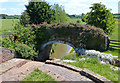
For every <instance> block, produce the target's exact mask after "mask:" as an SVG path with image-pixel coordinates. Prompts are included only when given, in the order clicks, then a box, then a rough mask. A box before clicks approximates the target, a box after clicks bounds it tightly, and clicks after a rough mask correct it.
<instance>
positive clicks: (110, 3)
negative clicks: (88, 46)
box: [0, 0, 120, 15]
mask: <svg viewBox="0 0 120 83" xmlns="http://www.w3.org/2000/svg"><path fill="white" fill-rule="evenodd" d="M28 1H29V0H0V14H8V15H21V13H22V12H23V11H24V10H25V9H26V8H25V6H24V5H27V4H28ZM45 1H46V2H47V3H49V4H50V5H53V4H55V3H57V4H59V5H62V6H64V9H65V11H66V13H68V14H70V15H72V14H76V15H79V14H81V13H87V12H89V11H90V9H89V7H91V6H92V4H93V3H100V2H102V4H104V5H106V7H107V9H112V10H111V12H112V13H118V2H119V1H120V0H45Z"/></svg>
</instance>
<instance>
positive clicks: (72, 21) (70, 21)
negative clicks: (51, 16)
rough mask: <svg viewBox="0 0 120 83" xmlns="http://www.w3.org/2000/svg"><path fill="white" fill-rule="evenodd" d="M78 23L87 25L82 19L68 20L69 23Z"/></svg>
mask: <svg viewBox="0 0 120 83" xmlns="http://www.w3.org/2000/svg"><path fill="white" fill-rule="evenodd" d="M77 21H79V22H80V24H86V23H85V22H82V20H81V19H80V18H69V19H68V21H67V22H68V23H77Z"/></svg>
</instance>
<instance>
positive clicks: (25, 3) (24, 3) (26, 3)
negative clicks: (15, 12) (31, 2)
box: [18, 2, 28, 6]
mask: <svg viewBox="0 0 120 83" xmlns="http://www.w3.org/2000/svg"><path fill="white" fill-rule="evenodd" d="M18 5H20V6H24V5H28V2H23V3H20V4H18Z"/></svg>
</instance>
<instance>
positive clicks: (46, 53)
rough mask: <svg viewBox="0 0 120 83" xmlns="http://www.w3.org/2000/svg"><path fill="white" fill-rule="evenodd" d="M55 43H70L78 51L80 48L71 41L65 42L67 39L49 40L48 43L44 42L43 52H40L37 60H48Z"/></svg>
mask: <svg viewBox="0 0 120 83" xmlns="http://www.w3.org/2000/svg"><path fill="white" fill-rule="evenodd" d="M53 43H62V44H66V45H69V46H71V47H72V48H73V49H74V50H75V52H76V53H77V52H78V49H76V47H75V46H74V45H73V44H71V43H69V42H65V41H49V42H47V43H44V44H43V45H42V46H41V48H40V49H41V52H39V53H38V58H37V61H42V62H44V61H46V60H48V59H49V55H50V51H51V49H52V44H53Z"/></svg>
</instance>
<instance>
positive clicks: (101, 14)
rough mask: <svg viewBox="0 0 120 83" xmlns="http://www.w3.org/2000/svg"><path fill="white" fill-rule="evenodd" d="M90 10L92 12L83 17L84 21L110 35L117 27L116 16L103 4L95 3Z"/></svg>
mask: <svg viewBox="0 0 120 83" xmlns="http://www.w3.org/2000/svg"><path fill="white" fill-rule="evenodd" d="M90 9H91V11H90V12H88V13H87V14H86V15H85V16H83V18H82V20H83V21H85V22H86V23H88V24H90V25H92V26H96V27H100V28H102V29H103V30H104V31H105V32H107V33H108V34H110V33H111V32H112V31H113V28H114V27H115V19H114V15H113V14H112V13H111V12H110V10H108V9H107V8H106V7H105V5H103V4H101V3H94V4H93V6H92V7H90Z"/></svg>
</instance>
